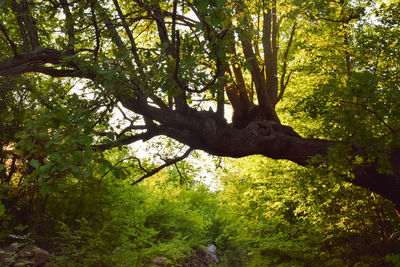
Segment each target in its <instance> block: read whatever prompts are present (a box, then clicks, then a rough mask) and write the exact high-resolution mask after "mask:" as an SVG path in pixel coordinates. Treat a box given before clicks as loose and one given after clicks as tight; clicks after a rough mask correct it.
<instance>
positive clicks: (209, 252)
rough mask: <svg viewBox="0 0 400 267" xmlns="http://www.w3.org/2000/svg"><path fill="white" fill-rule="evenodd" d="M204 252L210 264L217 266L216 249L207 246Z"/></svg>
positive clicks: (213, 246) (212, 246)
mask: <svg viewBox="0 0 400 267" xmlns="http://www.w3.org/2000/svg"><path fill="white" fill-rule="evenodd" d="M206 252H207V257H208V259H209V262H210V264H218V262H219V261H218V257H217V247H216V246H215V245H213V244H210V245H207V250H206Z"/></svg>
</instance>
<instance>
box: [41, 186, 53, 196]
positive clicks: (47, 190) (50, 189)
mask: <svg viewBox="0 0 400 267" xmlns="http://www.w3.org/2000/svg"><path fill="white" fill-rule="evenodd" d="M55 189H56V187H55V185H54V184H42V185H41V186H40V194H42V195H43V196H45V195H50V194H51V193H53V192H54V191H55Z"/></svg>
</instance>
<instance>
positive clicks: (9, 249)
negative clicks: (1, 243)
mask: <svg viewBox="0 0 400 267" xmlns="http://www.w3.org/2000/svg"><path fill="white" fill-rule="evenodd" d="M3 251H5V252H17V251H18V244H17V243H12V244H11V245H9V246H7V247H5V248H4V249H3Z"/></svg>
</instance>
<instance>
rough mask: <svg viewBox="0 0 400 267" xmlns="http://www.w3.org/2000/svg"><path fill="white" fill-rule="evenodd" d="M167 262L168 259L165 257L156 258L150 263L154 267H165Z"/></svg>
mask: <svg viewBox="0 0 400 267" xmlns="http://www.w3.org/2000/svg"><path fill="white" fill-rule="evenodd" d="M166 261H167V258H165V257H156V258H153V259H151V260H150V262H151V263H152V264H154V265H152V266H154V267H156V266H164V264H165V262H166Z"/></svg>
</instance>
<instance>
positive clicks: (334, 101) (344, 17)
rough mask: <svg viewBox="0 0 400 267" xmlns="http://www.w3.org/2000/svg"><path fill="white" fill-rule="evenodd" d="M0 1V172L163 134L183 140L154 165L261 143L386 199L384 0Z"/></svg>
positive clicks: (78, 160) (392, 67) (393, 111)
mask: <svg viewBox="0 0 400 267" xmlns="http://www.w3.org/2000/svg"><path fill="white" fill-rule="evenodd" d="M0 3H1V4H0V9H1V15H0V18H1V20H0V21H1V22H0V30H1V33H0V47H1V50H0V76H1V77H2V78H1V80H0V88H1V91H0V94H1V95H2V97H1V100H0V101H1V106H0V109H1V112H2V118H1V119H0V123H1V140H0V141H1V146H2V150H1V152H0V153H1V154H0V159H1V162H0V163H1V165H0V171H1V177H2V182H8V181H10V179H11V177H12V176H13V174H15V173H16V170H17V169H18V168H19V167H20V166H18V160H17V159H19V158H21V157H22V158H23V159H24V160H25V161H26V162H29V166H27V167H25V169H24V171H25V172H26V173H34V176H35V177H39V178H38V179H41V180H40V181H41V183H42V184H43V185H45V186H43V187H42V189H41V190H42V191H43V192H46V191H50V190H51V187H52V183H53V182H54V181H55V180H56V179H57V176H58V175H60V173H62V172H65V171H67V170H68V171H71V172H72V173H74V172H75V173H78V172H82V173H81V174H82V175H90V174H91V173H92V172H93V171H95V170H93V168H91V167H90V165H89V164H88V163H89V162H90V161H102V160H103V161H104V166H105V168H107V166H109V164H110V163H107V161H105V160H104V159H103V158H102V156H101V155H100V153H99V152H101V151H106V150H109V149H112V148H115V147H123V146H126V145H129V144H132V143H134V142H137V141H140V140H142V141H147V140H150V139H152V138H153V137H156V136H160V135H162V136H167V137H169V138H172V139H174V140H176V141H178V142H179V143H181V144H184V145H186V149H187V150H186V152H185V151H182V152H181V154H180V155H179V157H178V158H176V159H166V160H165V164H163V165H162V166H167V165H171V164H174V163H176V162H177V161H178V160H180V159H183V158H184V157H185V156H187V155H189V153H191V151H192V150H203V151H205V152H207V153H209V154H211V155H216V156H226V157H244V156H248V155H254V154H261V155H263V156H265V157H269V158H273V159H287V160H290V161H293V162H295V163H297V164H299V165H302V166H306V165H309V166H313V167H317V166H319V167H323V168H327V169H330V170H331V172H333V173H336V174H337V175H339V176H341V177H343V178H344V179H346V180H347V181H349V182H351V183H354V184H356V185H359V186H361V187H364V188H367V189H369V190H371V191H373V192H376V193H379V194H381V195H382V196H384V197H386V198H388V199H389V200H391V201H392V202H393V203H394V204H395V206H396V208H397V210H399V209H400V167H399V166H400V143H399V140H400V138H399V131H400V120H399V115H400V107H399V105H398V103H399V102H400V69H399V59H400V54H399V53H400V44H399V41H398V36H399V29H400V28H399V25H398V23H399V21H400V20H399V16H400V6H399V5H400V3H399V2H398V1H390V2H389V1H387V2H385V1H379V2H378V3H376V2H375V1H369V0H359V1H347V0H338V1H324V0H310V1H297V0H282V1H277V0H271V1H247V0H234V1H229V0H202V1H186V0H182V1H181V0H173V1H158V0H152V1H146V0H143V1H142V0H138V1H136V0H135V1H121V0H120V1H118V0H113V1H106V0H103V1H68V0H49V1H36V0H31V1H28V0H3V1H1V2H0ZM113 114H118V119H117V120H115V119H112V118H113ZM33 121H35V123H33ZM10 145H11V146H12V145H17V146H16V147H15V150H13V149H7V148H8V147H9V146H10ZM76 166H87V167H85V168H84V169H83V170H82V169H79V170H78V168H77V167H76ZM162 166H160V167H162ZM20 168H22V167H20ZM150 174H152V172H151V171H147V176H149V175H150Z"/></svg>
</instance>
